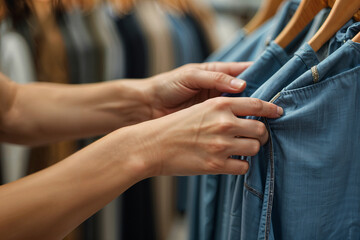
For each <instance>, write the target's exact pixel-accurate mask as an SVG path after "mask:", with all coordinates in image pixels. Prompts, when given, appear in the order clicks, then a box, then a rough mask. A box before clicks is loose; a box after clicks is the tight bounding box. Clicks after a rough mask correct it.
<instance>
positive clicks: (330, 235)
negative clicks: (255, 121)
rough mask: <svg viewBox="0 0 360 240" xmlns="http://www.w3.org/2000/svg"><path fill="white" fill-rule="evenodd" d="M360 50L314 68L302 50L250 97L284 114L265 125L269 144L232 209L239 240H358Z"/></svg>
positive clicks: (253, 162)
mask: <svg viewBox="0 0 360 240" xmlns="http://www.w3.org/2000/svg"><path fill="white" fill-rule="evenodd" d="M355 25H357V24H355ZM355 28H357V27H355ZM351 29H352V30H353V29H354V26H353V27H352V28H349V31H350V30H351ZM357 29H358V28H357ZM337 36H338V35H337ZM348 37H351V35H348ZM335 42H337V44H338V46H340V45H341V44H342V43H343V42H339V41H336V38H334V39H333V40H332V43H333V44H335ZM359 49H360V46H359V44H355V43H353V42H351V41H348V43H347V44H345V45H344V46H343V47H341V48H340V49H338V50H337V51H336V52H335V53H333V54H332V55H330V56H329V57H328V58H326V59H325V60H324V61H323V62H321V63H320V64H319V61H318V58H317V54H316V53H315V52H314V51H313V50H312V49H311V47H310V46H309V45H305V46H304V47H303V48H302V49H301V50H300V51H299V52H298V53H297V54H296V56H295V57H294V58H292V59H291V60H290V61H289V62H288V63H287V64H285V66H284V67H282V68H281V69H280V70H279V71H278V72H277V73H276V74H275V75H274V76H273V77H271V79H269V80H268V81H267V82H266V83H265V84H263V85H262V86H261V87H260V88H259V89H258V90H257V91H256V92H255V93H254V94H253V95H252V97H256V98H260V99H262V100H265V101H272V102H274V103H276V104H278V105H280V106H281V107H283V108H284V111H285V114H284V116H283V117H281V118H279V119H265V120H264V122H265V123H266V124H267V126H268V130H269V132H270V140H269V142H268V143H267V144H266V145H265V146H264V147H262V148H261V150H260V152H259V154H258V155H257V156H255V157H252V158H249V163H250V166H251V167H250V170H249V172H248V173H247V174H246V176H245V182H244V184H243V185H244V190H243V193H242V194H241V193H239V198H241V197H242V203H241V206H237V207H233V209H232V215H233V216H237V217H238V218H241V220H240V221H238V222H237V223H240V224H237V225H236V224H233V225H232V229H235V228H238V229H240V231H238V232H237V233H236V235H238V234H239V232H240V234H241V238H240V239H250V240H251V239H359V236H360V231H359V230H360V228H359V226H360V215H359V210H360V191H359V190H358V189H359V187H358V186H359V184H360V179H359V177H358V175H356V174H355V173H354V172H355V171H357V172H358V171H359V170H360V164H359V161H356V156H357V155H358V154H359V153H360V152H359V153H358V152H357V151H356V149H359V148H358V147H354V144H353V143H359V136H360V135H359V134H360V132H359V131H360V128H359V127H357V126H356V125H358V124H357V123H358V121H359V120H360V119H359V118H360V115H359V114H358V113H356V112H358V111H357V110H356V106H357V105H358V104H356V102H358V99H359V96H360V84H359V83H357V82H359V81H358V80H357V79H359V76H360V75H359V74H360V69H359V64H360V52H359ZM329 54H331V52H329ZM315 66H317V67H315ZM310 69H311V70H310ZM349 82H351V84H349ZM352 84H353V85H352ZM287 85H288V87H286V88H284V87H285V86H287ZM283 88H284V89H283ZM282 89H283V90H282ZM280 91H281V92H280ZM278 92H280V93H278ZM349 106H352V107H350V108H349ZM355 123H356V124H355ZM353 131H354V132H355V133H356V134H354V133H353ZM344 143H345V144H344ZM344 149H345V152H344ZM353 168H354V169H356V170H355V171H354V170H353ZM351 174H352V175H351ZM239 185H241V183H240V182H239ZM241 190H242V189H241ZM234 199H235V197H234ZM235 201H236V200H234V205H236V204H237V203H236V204H235ZM355 212H356V214H354V213H355ZM234 222H235V223H236V221H234ZM231 239H238V237H234V238H231Z"/></svg>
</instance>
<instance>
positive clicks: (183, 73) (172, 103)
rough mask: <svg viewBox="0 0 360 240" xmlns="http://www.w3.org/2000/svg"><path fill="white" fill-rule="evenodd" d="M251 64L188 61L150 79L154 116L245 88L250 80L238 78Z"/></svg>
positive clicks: (150, 94)
mask: <svg viewBox="0 0 360 240" xmlns="http://www.w3.org/2000/svg"><path fill="white" fill-rule="evenodd" d="M250 65H251V62H242V63H220V62H211V63H202V64H188V65H185V66H183V67H180V68H177V69H175V70H173V71H170V72H166V73H163V74H159V75H156V76H154V77H152V78H150V79H149V80H150V81H146V82H147V83H151V84H150V91H147V93H148V98H147V99H149V101H150V102H149V106H150V107H151V112H152V118H153V119H154V118H159V117H162V116H165V115H167V114H170V113H173V112H176V111H179V110H181V109H184V108H188V107H190V106H192V105H195V104H197V103H201V102H203V101H205V100H207V99H209V98H213V97H218V96H220V95H221V93H223V92H228V93H239V92H242V91H244V89H245V87H246V82H245V81H243V80H240V79H237V78H235V77H236V76H238V75H239V74H240V73H242V72H243V71H244V70H245V69H246V68H248V67H249V66H250Z"/></svg>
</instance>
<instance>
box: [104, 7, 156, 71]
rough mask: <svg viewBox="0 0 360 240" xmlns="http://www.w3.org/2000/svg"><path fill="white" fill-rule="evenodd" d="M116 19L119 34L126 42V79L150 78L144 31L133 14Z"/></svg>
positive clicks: (115, 16) (115, 17)
mask: <svg viewBox="0 0 360 240" xmlns="http://www.w3.org/2000/svg"><path fill="white" fill-rule="evenodd" d="M110 14H111V16H112V18H113V19H114V21H115V23H116V26H117V30H118V33H119V34H120V36H121V39H123V41H124V47H125V48H124V49H125V56H126V57H125V66H126V74H125V77H126V78H144V77H148V76H149V63H148V61H147V59H148V54H149V53H148V45H147V42H146V38H145V36H144V33H143V30H142V28H141V26H140V24H139V22H138V19H137V18H136V17H135V14H134V13H133V12H131V13H129V14H127V15H124V16H117V15H116V14H115V13H114V12H111V13H110Z"/></svg>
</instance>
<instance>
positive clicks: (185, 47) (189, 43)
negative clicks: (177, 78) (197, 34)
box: [169, 12, 199, 66]
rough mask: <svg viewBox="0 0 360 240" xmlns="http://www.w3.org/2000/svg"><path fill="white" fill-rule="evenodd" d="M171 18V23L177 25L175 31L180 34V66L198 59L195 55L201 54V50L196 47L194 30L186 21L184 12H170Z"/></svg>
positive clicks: (178, 54) (178, 53) (178, 51)
mask: <svg viewBox="0 0 360 240" xmlns="http://www.w3.org/2000/svg"><path fill="white" fill-rule="evenodd" d="M169 18H170V20H171V24H172V25H173V26H175V28H174V32H175V33H176V34H177V35H178V36H179V46H180V47H181V48H180V49H178V50H177V51H176V54H177V55H176V56H178V58H179V60H178V62H179V63H178V64H179V66H181V65H184V64H187V63H192V62H195V61H196V60H197V59H198V57H196V56H195V55H196V54H199V51H196V50H195V49H194V48H195V46H196V40H194V35H193V34H194V32H193V31H191V29H190V26H189V24H187V23H186V20H185V16H184V15H183V14H182V13H177V12H170V13H169ZM180 50H181V51H180ZM194 51H195V52H194ZM194 56H195V57H194Z"/></svg>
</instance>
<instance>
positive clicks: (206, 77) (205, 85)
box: [181, 68, 246, 93]
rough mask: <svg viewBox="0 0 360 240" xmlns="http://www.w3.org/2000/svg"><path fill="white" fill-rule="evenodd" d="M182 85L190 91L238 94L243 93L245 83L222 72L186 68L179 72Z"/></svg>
mask: <svg viewBox="0 0 360 240" xmlns="http://www.w3.org/2000/svg"><path fill="white" fill-rule="evenodd" d="M181 74H183V78H182V82H181V83H182V84H183V85H184V86H185V87H187V88H190V89H194V90H200V89H216V90H218V91H219V92H229V93H238V92H242V91H244V89H245V87H246V82H245V81H243V80H241V79H237V78H234V77H232V76H230V75H227V74H225V73H222V72H211V71H206V70H201V69H197V68H188V69H186V70H183V71H182V72H181Z"/></svg>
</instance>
